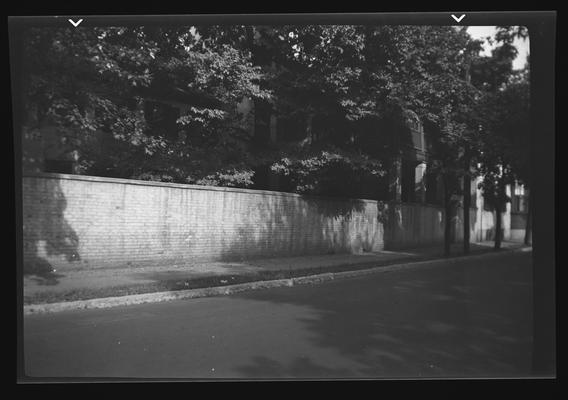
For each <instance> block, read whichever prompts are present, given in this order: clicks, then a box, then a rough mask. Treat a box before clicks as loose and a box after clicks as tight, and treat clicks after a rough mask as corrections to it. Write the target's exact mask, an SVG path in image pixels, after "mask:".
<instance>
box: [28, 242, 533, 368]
mask: <svg viewBox="0 0 568 400" xmlns="http://www.w3.org/2000/svg"><path fill="white" fill-rule="evenodd" d="M532 301H533V299H532V253H531V252H503V253H498V254H488V255H485V256H483V257H482V258H477V257H474V258H472V259H468V258H464V259H457V260H447V261H444V260H441V261H438V262H436V265H434V266H429V267H427V268H416V269H407V270H399V271H391V272H383V273H376V274H371V275H367V276H364V277H359V278H350V279H342V280H336V281H332V282H329V283H324V284H319V285H301V286H295V287H290V288H288V287H283V288H275V289H265V290H257V291H250V292H245V293H240V294H236V295H230V296H225V297H211V298H200V299H192V300H185V301H172V302H167V303H159V304H144V305H136V306H128V307H117V308H111V309H104V310H84V311H70V312H61V313H55V314H45V315H33V316H26V317H25V319H24V335H23V339H24V354H25V371H26V373H27V375H28V376H30V377H36V378H44V377H59V378H62V377H113V378H114V377H123V378H129V377H134V378H195V379H211V378H224V379H227V378H228V379H231V378H236V379H240V378H247V379H251V378H252V379H255V378H314V379H317V378H396V377H412V378H419V377H510V376H522V377H526V376H530V367H531V358H532V350H531V348H532V330H533V324H532V318H533V316H532V307H533V302H532Z"/></svg>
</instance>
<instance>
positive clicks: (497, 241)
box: [495, 202, 501, 250]
mask: <svg viewBox="0 0 568 400" xmlns="http://www.w3.org/2000/svg"><path fill="white" fill-rule="evenodd" d="M497 203H498V204H497V205H496V206H495V250H499V249H500V248H501V204H500V203H499V202H497Z"/></svg>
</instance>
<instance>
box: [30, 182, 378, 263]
mask: <svg viewBox="0 0 568 400" xmlns="http://www.w3.org/2000/svg"><path fill="white" fill-rule="evenodd" d="M22 189H23V193H22V199H23V208H22V212H23V231H24V261H25V262H38V261H39V262H49V263H50V264H51V265H52V266H54V267H56V268H79V267H85V268H108V267H124V266H128V265H132V266H141V265H149V264H152V263H156V262H160V263H170V264H177V263H187V262H192V261H197V260H203V261H205V260H207V261H215V260H238V259H242V258H251V257H271V256H282V255H301V254H326V253H332V252H360V251H377V250H381V249H382V248H383V240H382V238H383V230H382V229H383V228H382V224H381V223H380V222H378V219H377V213H378V210H377V203H376V202H374V201H368V200H337V199H328V198H317V197H308V196H300V195H296V194H288V193H278V192H269V191H253V190H245V189H233V188H216V187H204V186H193V185H178V184H168V183H157V182H146V181H134V180H122V179H111V178H98V177H87V176H77V175H63V174H42V175H32V176H26V177H24V178H23V188H22Z"/></svg>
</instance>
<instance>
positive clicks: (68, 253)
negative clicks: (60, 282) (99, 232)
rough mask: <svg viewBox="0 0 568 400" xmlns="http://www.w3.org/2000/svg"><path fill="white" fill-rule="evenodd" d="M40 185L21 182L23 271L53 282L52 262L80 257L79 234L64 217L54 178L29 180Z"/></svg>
mask: <svg viewBox="0 0 568 400" xmlns="http://www.w3.org/2000/svg"><path fill="white" fill-rule="evenodd" d="M31 182H38V183H39V185H42V187H34V186H28V185H24V191H26V190H28V192H27V193H25V192H24V194H23V198H24V205H23V218H24V226H23V231H24V241H23V242H24V257H23V272H24V275H36V276H39V277H40V278H42V279H43V283H45V284H55V283H57V280H56V278H57V276H61V275H56V274H55V273H54V272H55V268H54V265H53V262H54V260H55V263H57V258H58V257H61V258H63V259H65V260H66V261H67V262H76V261H80V259H81V257H80V255H79V252H78V248H79V237H78V235H77V233H76V232H75V231H74V230H73V228H72V227H71V225H70V224H69V223H68V222H67V221H66V219H65V216H64V212H65V209H66V207H67V199H66V198H65V195H64V193H63V190H62V189H61V186H60V182H59V180H57V179H41V180H31Z"/></svg>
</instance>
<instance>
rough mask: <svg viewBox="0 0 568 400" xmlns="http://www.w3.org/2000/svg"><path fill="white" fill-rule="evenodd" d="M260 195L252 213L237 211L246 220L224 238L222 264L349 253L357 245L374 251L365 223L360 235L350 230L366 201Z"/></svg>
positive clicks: (363, 210)
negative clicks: (223, 262) (366, 233)
mask: <svg viewBox="0 0 568 400" xmlns="http://www.w3.org/2000/svg"><path fill="white" fill-rule="evenodd" d="M259 196H261V197H262V198H261V199H259V200H258V201H257V202H256V205H255V207H253V208H252V209H251V210H250V212H249V213H246V212H245V211H243V210H233V211H234V214H235V215H238V216H239V217H240V218H242V220H241V221H237V222H236V223H235V226H236V227H237V229H236V230H235V231H232V232H228V233H227V234H226V235H225V236H224V238H223V240H224V244H223V246H222V248H223V250H222V252H221V260H223V261H236V260H245V259H254V258H260V257H281V256H299V255H309V254H332V253H341V252H345V253H347V252H349V251H352V250H353V249H351V246H352V243H353V242H357V241H359V242H361V243H362V244H361V247H362V249H363V251H365V249H367V248H368V249H370V248H371V247H372V246H371V244H370V243H369V242H370V241H371V240H370V239H369V238H368V237H366V236H370V235H365V229H366V227H365V226H364V223H363V224H362V223H361V222H360V223H359V225H361V227H362V230H361V232H355V231H354V230H353V229H352V228H350V225H353V222H354V220H363V219H364V218H363V217H362V216H360V215H362V214H363V213H364V212H365V207H366V204H365V202H364V201H362V200H357V199H333V198H326V197H321V198H320V197H316V196H300V197H295V196H294V197H291V196H273V195H259ZM359 225H357V226H359ZM369 251H370V250H369Z"/></svg>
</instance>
